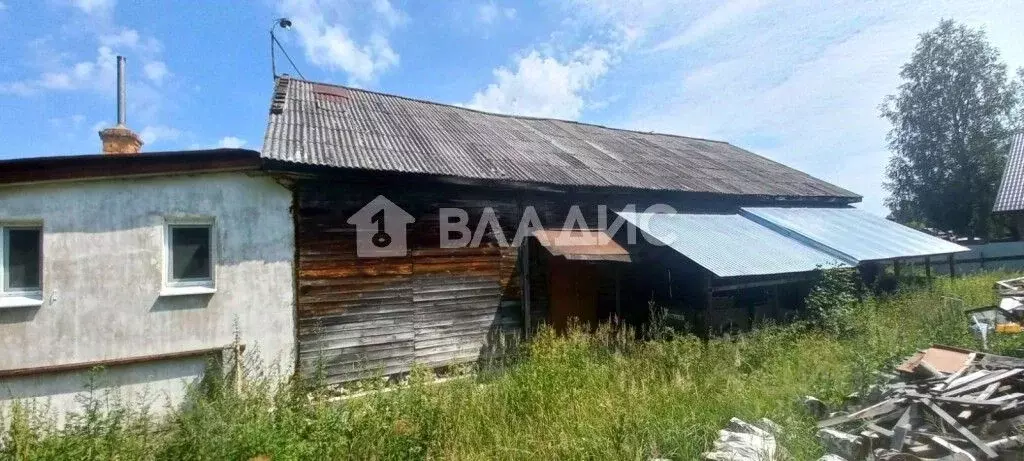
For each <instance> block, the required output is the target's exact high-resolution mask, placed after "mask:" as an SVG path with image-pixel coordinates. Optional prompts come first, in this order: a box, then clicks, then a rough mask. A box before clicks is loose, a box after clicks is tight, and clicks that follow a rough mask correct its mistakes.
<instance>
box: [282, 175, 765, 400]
mask: <svg viewBox="0 0 1024 461" xmlns="http://www.w3.org/2000/svg"><path fill="white" fill-rule="evenodd" d="M313 176H314V177H317V178H321V179H299V180H298V181H297V182H296V184H295V187H294V191H295V202H296V203H295V204H296V210H295V211H296V212H295V215H296V246H297V253H298V254H297V272H298V274H297V284H298V287H297V288H298V290H297V297H298V300H297V311H298V312H297V320H298V321H297V329H298V331H297V336H298V343H299V369H300V371H301V372H303V373H304V374H306V375H312V374H316V373H322V375H323V376H324V377H325V378H326V380H327V381H328V382H343V381H348V380H353V379H359V378H364V377H370V376H374V375H377V374H385V375H388V374H394V373H401V372H405V371H408V370H410V369H411V368H412V367H413V365H414V364H417V363H418V364H423V365H424V366H428V367H441V366H446V365H452V364H458V363H466V362H473V361H476V360H479V359H481V358H485V357H486V356H487V355H488V354H490V353H498V354H500V353H501V350H500V348H498V347H497V345H498V344H500V343H501V341H496V340H497V338H498V337H500V336H502V335H513V334H515V335H518V334H520V333H521V332H522V331H523V309H522V300H521V299H520V298H521V296H522V295H521V284H520V280H519V273H520V271H519V267H518V255H519V252H518V249H516V248H502V247H499V246H498V245H496V244H495V239H494V238H493V235H489V236H488V237H486V238H484V240H483V241H484V245H482V246H481V247H479V248H459V249H442V248H439V246H440V242H439V234H440V232H439V223H438V218H439V215H438V210H439V209H440V208H444V207H453V208H461V209H464V210H466V211H467V212H468V214H469V223H470V226H469V227H470V231H474V230H475V229H476V226H477V224H478V223H479V221H480V216H481V214H482V212H483V210H484V209H485V208H487V207H490V208H493V209H494V210H495V212H496V214H497V216H498V218H499V220H500V227H501V229H502V232H503V233H504V237H505V238H506V239H507V240H509V241H511V240H512V238H513V237H514V235H515V232H516V227H517V225H518V224H519V220H520V218H521V216H522V211H523V209H524V208H525V207H526V206H533V207H534V208H535V210H536V211H537V213H538V216H539V217H540V220H541V224H542V225H543V226H545V227H562V225H563V224H564V223H565V219H566V216H567V215H568V213H569V210H570V207H571V206H572V205H579V206H580V208H581V212H582V214H583V216H584V217H585V219H586V221H587V224H588V225H590V226H591V227H593V226H596V225H597V218H596V214H597V207H598V205H599V204H604V205H607V207H608V209H610V210H617V209H621V208H622V207H624V206H625V205H627V204H634V205H636V207H637V208H638V209H640V210H642V209H644V208H645V207H646V206H649V205H651V204H660V203H667V204H670V205H672V206H673V207H675V208H676V209H677V210H701V209H709V210H728V209H732V208H734V207H735V206H738V205H740V204H747V205H750V204H757V203H758V202H757V201H722V200H711V199H709V198H708V197H704V196H693V197H689V196H688V197H685V199H681V198H680V197H679V196H678V195H673V194H664V193H658V192H646V193H645V192H636V191H633V192H630V193H617V194H605V193H584V192H575V191H571V190H554V189H551V190H546V189H545V190H540V189H524V188H513V187H511V186H510V187H505V188H501V189H499V188H495V187H484V186H481V185H466V184H452V183H449V182H446V181H444V180H440V179H429V178H418V179H410V178H409V177H395V176H392V175H377V174H369V173H362V174H355V173H352V174H350V175H347V176H343V177H342V176H337V175H335V176H331V177H328V176H327V175H313ZM378 195H384V196H385V197H387V198H388V199H389V200H391V201H393V202H394V203H396V204H397V205H399V206H400V207H402V209H404V210H405V211H407V212H409V213H410V214H412V215H413V217H414V218H415V222H414V223H413V224H411V225H409V227H408V245H409V253H408V255H407V256H404V257H393V258H358V257H357V256H356V230H355V227H354V226H352V225H350V224H348V223H347V222H346V221H347V219H348V218H349V217H351V216H352V214H354V213H356V212H357V211H358V210H359V209H361V208H362V207H363V206H364V205H366V204H367V203H368V202H370V201H371V200H373V199H374V198H375V197H377V196H378ZM609 219H610V220H614V219H615V216H614V214H610V216H609ZM545 252H546V250H544V249H543V248H542V247H540V246H539V245H537V243H536V241H533V242H532V243H531V249H530V252H529V253H530V254H531V258H530V270H529V273H530V286H531V290H530V293H531V296H530V298H531V299H530V307H531V309H530V323H531V326H532V327H535V326H537V325H538V324H540V323H542V322H549V321H550V318H549V315H548V312H549V306H550V299H549V296H550V293H549V291H550V290H549V287H548V285H549V282H550V281H549V279H548V275H549V270H550V267H549V266H550V261H548V259H547V257H546V253H545ZM658 255H659V256H658V257H659V258H672V259H674V260H678V259H679V256H678V255H676V254H675V253H671V252H668V253H666V252H664V251H658ZM643 261H646V260H645V259H644V258H640V259H638V260H637V261H635V262H634V264H632V265H630V266H629V270H628V271H624V275H623V284H624V286H623V292H622V300H623V301H622V304H623V305H622V307H623V309H624V310H623V312H622V315H623V317H625V318H626V319H627V320H629V319H631V318H635V319H636V320H640V321H642V320H643V318H645V317H646V313H647V306H646V301H647V300H648V299H650V298H651V297H652V296H653V297H656V298H665V297H664V296H659V293H660V291H659V290H661V291H667V292H668V293H671V290H665V288H666V287H667V286H668V285H667V282H663V281H662V279H663V278H664V277H667V276H666V275H665V274H666V272H665V270H664V267H660V266H659V268H657V270H656V271H655V273H647V272H649V271H647V270H645V268H646V266H647V265H649V263H647V262H643ZM676 263H680V261H676V262H675V263H673V264H676ZM651 269H652V270H655V268H651ZM602 277H603V279H604V281H603V282H600V283H599V285H600V286H599V296H601V297H602V299H612V300H614V293H612V292H609V290H612V289H613V288H614V274H613V273H609V274H604V275H603V276H602ZM676 278H678V277H676ZM665 280H668V279H667V278H666V279H665ZM667 298H673V296H671V295H668V296H667ZM604 311H609V312H612V311H614V305H611V306H605V307H604ZM599 314H600V312H599ZM495 349H499V350H495Z"/></svg>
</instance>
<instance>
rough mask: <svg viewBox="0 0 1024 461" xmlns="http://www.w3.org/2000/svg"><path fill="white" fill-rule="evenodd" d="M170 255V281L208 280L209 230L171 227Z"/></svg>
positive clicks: (209, 270) (209, 275) (204, 228)
mask: <svg viewBox="0 0 1024 461" xmlns="http://www.w3.org/2000/svg"><path fill="white" fill-rule="evenodd" d="M170 254H171V279H172V280H203V279H210V278H211V268H210V228H209V227H206V226H202V227H200V226H173V227H171V248H170Z"/></svg>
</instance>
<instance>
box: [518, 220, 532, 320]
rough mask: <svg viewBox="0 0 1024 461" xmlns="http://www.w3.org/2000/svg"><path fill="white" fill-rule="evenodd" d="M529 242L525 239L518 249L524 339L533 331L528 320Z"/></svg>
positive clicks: (529, 240) (528, 239)
mask: <svg viewBox="0 0 1024 461" xmlns="http://www.w3.org/2000/svg"><path fill="white" fill-rule="evenodd" d="M530 242H531V239H530V238H527V239H525V240H523V244H522V245H521V246H520V247H519V278H520V284H521V285H522V290H523V293H522V297H523V299H522V302H521V303H520V304H521V305H522V306H523V337H524V338H526V339H530V336H531V334H532V330H533V328H532V326H533V325H532V324H531V322H532V321H531V319H530V309H531V308H530Z"/></svg>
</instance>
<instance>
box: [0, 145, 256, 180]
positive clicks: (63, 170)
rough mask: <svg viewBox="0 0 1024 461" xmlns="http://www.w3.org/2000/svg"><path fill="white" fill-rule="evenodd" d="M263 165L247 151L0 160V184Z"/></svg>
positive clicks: (204, 170) (94, 178)
mask: <svg viewBox="0 0 1024 461" xmlns="http://www.w3.org/2000/svg"><path fill="white" fill-rule="evenodd" d="M262 163H263V161H262V159H261V158H260V154H259V152H257V151H254V150H248V149H208V150H190V151H167V152H152V153H143V154H139V155H103V154H98V155H97V154H93V155H72V156H60V157H33V158H19V159H13V160H0V185H5V186H6V185H24V184H38V183H50V182H63V181H80V180H98V179H109V178H122V177H140V176H163V175H171V174H190V173H213V172H228V171H254V170H259V169H260V168H261V167H262Z"/></svg>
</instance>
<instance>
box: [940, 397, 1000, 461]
mask: <svg viewBox="0 0 1024 461" xmlns="http://www.w3.org/2000/svg"><path fill="white" fill-rule="evenodd" d="M921 402H922V403H924V404H925V406H926V407H928V409H929V410H931V412H932V413H934V414H935V416H938V417H939V418H941V419H942V420H943V421H945V423H946V424H948V425H949V426H950V427H952V428H953V430H955V431H956V432H957V433H959V434H960V435H961V436H963V438H965V439H967V440H968V441H970V442H971V444H972V445H974V446H976V447H978V449H979V450H981V452H982V453H983V454H984V455H985V459H996V458H998V457H999V454H998V453H996V452H995V450H993V449H991V448H989V446H988V445H986V444H985V442H984V441H982V440H981V439H979V438H978V436H976V435H974V433H973V432H971V431H970V430H968V429H967V428H966V427H964V426H963V425H962V424H960V422H959V421H957V420H956V418H954V417H953V416H951V415H950V414H949V413H946V410H943V409H942V408H941V407H939V406H938V405H936V404H935V402H932V401H931V400H930V399H922V401H921Z"/></svg>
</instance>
